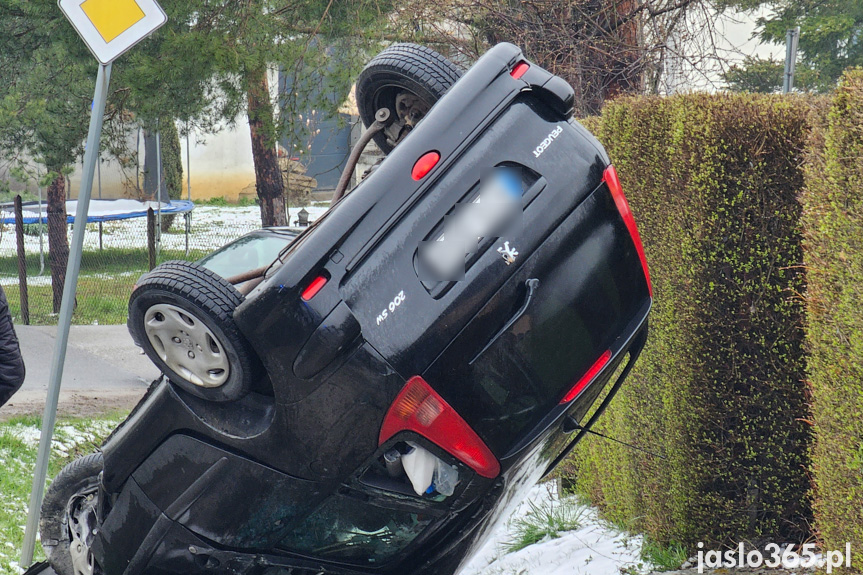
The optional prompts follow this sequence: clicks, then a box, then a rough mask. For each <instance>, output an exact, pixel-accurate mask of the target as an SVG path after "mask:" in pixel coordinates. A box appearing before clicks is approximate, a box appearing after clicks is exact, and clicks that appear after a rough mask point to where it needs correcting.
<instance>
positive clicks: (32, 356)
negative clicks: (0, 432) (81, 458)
mask: <svg viewBox="0 0 863 575" xmlns="http://www.w3.org/2000/svg"><path fill="white" fill-rule="evenodd" d="M15 331H16V332H17V333H18V339H19V340H20V342H21V353H22V354H23V356H24V364H25V366H26V368H27V377H26V379H25V380H24V385H23V387H22V388H21V390H20V391H19V392H18V393H17V394H15V395H14V396H13V397H12V399H11V400H10V401H9V403H8V404H7V405H5V406H4V407H2V408H0V418H4V417H9V416H12V415H20V414H25V413H41V412H42V409H44V405H45V397H46V395H47V391H48V379H49V377H50V371H51V360H52V357H53V352H54V343H55V341H56V337H57V327H56V326H25V325H16V326H15ZM158 376H159V370H158V369H157V368H156V366H154V365H153V363H152V362H150V360H149V359H147V356H145V355H143V354H142V353H141V350H140V349H139V348H138V347H136V346H135V344H134V343H132V338H131V337H130V336H129V332H128V331H127V330H126V326H124V325H104V326H103V325H78V326H72V329H71V332H70V333H69V346H68V348H67V351H66V364H65V369H64V370H63V379H62V385H61V388H60V389H61V394H60V412H61V413H65V414H68V415H79V416H88V415H96V414H98V413H100V412H101V413H105V412H110V411H116V410H119V409H129V408H131V407H132V406H134V404H135V403H136V402H137V401H138V399H140V397H141V396H142V395H143V394H144V392H145V391H146V390H147V386H148V385H149V383H150V382H151V381H153V380H154V379H156V378H157V377H158Z"/></svg>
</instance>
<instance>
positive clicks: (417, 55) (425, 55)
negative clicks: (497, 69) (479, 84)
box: [356, 44, 463, 154]
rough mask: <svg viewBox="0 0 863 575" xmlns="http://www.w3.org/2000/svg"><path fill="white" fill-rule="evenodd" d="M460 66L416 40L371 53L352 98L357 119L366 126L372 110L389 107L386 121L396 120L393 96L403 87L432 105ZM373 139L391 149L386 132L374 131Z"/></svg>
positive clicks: (458, 73) (454, 79)
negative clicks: (376, 53)
mask: <svg viewBox="0 0 863 575" xmlns="http://www.w3.org/2000/svg"><path fill="white" fill-rule="evenodd" d="M462 73H463V72H462V70H461V68H459V67H458V66H456V65H455V64H454V63H453V62H451V61H450V60H449V59H447V58H446V57H444V56H441V55H440V54H438V53H437V52H435V51H434V50H432V49H431V48H426V47H425V46H420V45H419V44H393V45H392V46H390V47H389V48H387V49H386V50H384V51H383V52H381V53H380V54H378V55H377V56H375V57H374V58H373V59H372V60H371V61H370V62H369V63H368V64H367V65H366V67H365V68H364V69H363V71H362V72H360V75H359V78H357V86H356V98H357V108H358V109H359V113H360V119H362V121H363V124H365V125H366V126H371V125H372V123H373V122H374V121H375V112H377V111H378V110H379V109H380V108H389V110H390V118H391V120H390V122H395V121H398V113H397V111H396V106H395V98H396V95H397V94H398V92H400V91H402V90H407V91H408V92H412V93H413V94H415V95H416V96H418V97H419V98H420V99H421V100H423V101H424V102H426V104H428V106H429V107H431V106H433V105H434V104H435V102H437V101H438V100H439V99H440V98H441V96H443V95H444V93H446V91H447V90H449V89H450V87H452V85H453V84H455V83H456V82H457V81H458V79H459V78H461V75H462ZM374 140H375V143H376V144H377V145H378V147H379V148H380V149H381V150H382V151H383V152H384V153H385V154H388V153H390V152H391V151H392V150H393V147H394V146H393V144H391V143H390V142H389V141H388V139H387V135H386V134H385V133H384V132H378V133H377V134H375V136H374Z"/></svg>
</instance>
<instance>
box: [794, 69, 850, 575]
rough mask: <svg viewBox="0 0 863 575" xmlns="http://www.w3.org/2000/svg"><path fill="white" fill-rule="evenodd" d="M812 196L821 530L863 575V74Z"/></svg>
mask: <svg viewBox="0 0 863 575" xmlns="http://www.w3.org/2000/svg"><path fill="white" fill-rule="evenodd" d="M812 140H813V151H812V153H811V155H810V161H809V163H808V167H807V173H806V191H805V193H804V194H803V206H804V218H803V221H804V224H805V230H806V231H805V243H804V248H805V250H804V261H805V263H806V268H807V274H808V283H809V285H808V289H807V298H806V300H807V310H808V313H807V335H806V343H807V347H808V349H809V353H810V361H809V368H808V372H809V381H810V384H811V387H812V394H813V412H814V413H813V416H814V417H813V419H814V422H815V444H814V447H813V450H812V464H813V472H814V477H815V484H816V489H815V493H816V497H815V511H816V523H815V525H816V529H817V531H818V533H819V535H820V538H821V539H822V540H823V543H824V548H825V549H827V550H832V549H840V550H844V548H845V542H851V548H852V551H853V555H854V559H853V560H852V565H853V566H855V567H856V568H857V570H858V571H860V570H861V569H863V70H857V71H854V72H850V73H848V74H847V75H846V77H845V78H844V80H843V82H842V84H841V85H840V87H839V89H838V90H837V92H836V95H835V97H834V98H833V102H832V106H831V107H830V111H829V116H828V118H827V122H826V126H825V127H824V129H822V130H816V131H815V134H814V136H813V138H812Z"/></svg>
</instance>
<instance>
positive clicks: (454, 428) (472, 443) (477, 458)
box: [378, 375, 500, 477]
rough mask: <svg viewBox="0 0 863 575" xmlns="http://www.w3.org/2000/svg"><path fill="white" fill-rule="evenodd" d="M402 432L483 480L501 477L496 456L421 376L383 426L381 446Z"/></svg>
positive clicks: (400, 397) (405, 390) (403, 392)
mask: <svg viewBox="0 0 863 575" xmlns="http://www.w3.org/2000/svg"><path fill="white" fill-rule="evenodd" d="M400 431H413V432H414V433H417V434H419V435H422V436H423V437H425V438H426V439H428V440H429V441H431V442H432V443H434V444H435V445H437V446H439V447H440V448H442V449H443V450H445V451H446V452H447V453H449V454H450V455H452V456H453V457H455V458H456V459H458V460H459V461H461V462H462V463H464V464H465V465H467V466H468V467H470V468H471V469H473V470H474V471H476V472H477V473H478V474H479V475H481V476H483V477H497V476H498V475H499V474H500V463H498V461H497V459H496V458H495V456H494V454H492V452H491V450H490V449H489V448H488V446H486V444H485V443H484V442H483V441H482V439H480V438H479V436H478V435H477V434H476V432H475V431H474V430H473V429H471V428H470V426H469V425H468V424H467V422H466V421H465V420H464V419H462V418H461V416H460V415H459V414H458V413H456V411H455V409H453V408H452V407H451V406H450V405H449V404H448V403H447V402H446V401H444V399H443V398H442V397H441V396H439V395H438V394H437V393H436V392H435V390H433V389H432V388H431V386H429V384H428V383H426V382H425V380H424V379H423V378H421V377H420V376H418V375H417V376H414V377H412V378H410V379H409V380H408V382H407V383H406V384H405V386H404V388H402V390H401V391H400V392H399V395H398V397H396V400H395V401H394V402H393V404H392V405H391V406H390V410H389V411H388V412H387V415H386V417H385V418H384V423H383V425H382V426H381V433H380V436H379V438H378V441H379V443H380V444H383V443H384V442H386V441H387V440H389V439H390V438H391V437H392V436H394V435H395V434H396V433H399V432H400Z"/></svg>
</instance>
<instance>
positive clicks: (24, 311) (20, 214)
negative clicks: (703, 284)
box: [15, 194, 30, 325]
mask: <svg viewBox="0 0 863 575" xmlns="http://www.w3.org/2000/svg"><path fill="white" fill-rule="evenodd" d="M15 238H16V240H17V242H18V293H19V298H20V300H21V321H23V322H24V325H30V298H29V297H28V295H27V253H26V252H25V251H24V209H23V208H22V207H21V194H18V195H17V196H15Z"/></svg>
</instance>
